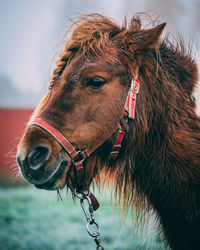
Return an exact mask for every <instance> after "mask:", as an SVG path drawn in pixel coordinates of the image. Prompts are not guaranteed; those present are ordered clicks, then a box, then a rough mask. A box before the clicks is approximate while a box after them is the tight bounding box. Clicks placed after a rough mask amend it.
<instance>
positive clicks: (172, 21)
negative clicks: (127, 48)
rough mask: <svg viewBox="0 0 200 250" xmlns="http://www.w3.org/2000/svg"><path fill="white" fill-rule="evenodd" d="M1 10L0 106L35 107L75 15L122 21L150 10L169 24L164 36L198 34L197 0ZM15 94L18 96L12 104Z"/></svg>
mask: <svg viewBox="0 0 200 250" xmlns="http://www.w3.org/2000/svg"><path fill="white" fill-rule="evenodd" d="M0 9H1V17H0V20H1V22H0V34H1V35H0V44H1V46H0V49H1V51H0V55H1V59H0V98H1V100H0V106H12V105H16V106H21V105H22V103H23V105H26V106H34V105H35V104H36V103H37V101H38V99H39V98H41V96H42V95H43V93H44V92H45V90H46V88H47V86H48V81H49V77H50V74H49V67H50V64H51V61H52V59H53V57H54V56H55V55H56V53H58V52H59V51H60V49H61V47H62V46H61V42H62V41H63V38H64V34H65V32H66V27H67V26H68V25H69V24H70V21H69V19H68V18H73V17H75V16H77V14H80V13H82V14H84V13H92V12H100V13H101V14H104V15H107V16H110V17H112V18H114V19H115V20H117V21H118V22H122V21H123V18H124V16H125V15H126V16H128V17H130V16H132V15H134V14H135V13H136V12H138V11H139V12H141V11H142V12H143V11H148V12H149V13H150V14H151V15H153V17H156V16H159V19H160V20H161V21H163V22H165V21H167V22H168V25H167V28H166V31H171V32H172V33H174V34H175V32H176V31H177V32H180V33H181V34H182V35H183V36H184V37H185V39H186V40H187V39H188V38H190V37H191V36H195V37H198V35H199V34H200V21H199V20H200V0H190V1H187V0H177V1H176V0H166V1H160V0H101V1H96V0H16V1H14V0H0ZM53 65H54V64H53ZM11 89H12V90H13V91H11ZM9 93H10V94H9ZM15 93H16V95H17V94H19V96H21V97H20V98H18V99H17V98H16V101H14V96H15V95H14V94H15ZM20 93H21V95H20ZM24 94H25V95H26V96H27V97H28V98H26V100H25V99H24V101H23V100H22V99H23V96H24ZM19 99H20V100H21V102H20V100H19ZM15 103H16V104H15Z"/></svg>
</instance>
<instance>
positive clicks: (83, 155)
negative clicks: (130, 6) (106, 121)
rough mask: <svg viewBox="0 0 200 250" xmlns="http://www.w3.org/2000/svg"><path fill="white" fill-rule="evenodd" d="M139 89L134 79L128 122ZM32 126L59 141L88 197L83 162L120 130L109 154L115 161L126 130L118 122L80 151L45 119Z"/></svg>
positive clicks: (80, 188)
mask: <svg viewBox="0 0 200 250" xmlns="http://www.w3.org/2000/svg"><path fill="white" fill-rule="evenodd" d="M139 88H140V82H139V80H138V79H137V78H135V79H132V81H131V86H130V88H129V91H128V94H127V98H126V103H125V107H124V117H125V118H126V121H128V118H130V119H134V117H135V106H136V99H137V94H138V92H139ZM31 125H35V126H38V127H40V128H42V129H44V130H45V131H46V132H48V133H49V134H50V135H51V136H53V137H54V138H55V139H56V140H57V142H58V143H59V144H60V145H61V146H62V148H63V149H64V150H65V152H66V153H67V154H68V155H69V156H70V158H71V160H72V163H73V165H74V167H75V169H76V173H77V178H76V183H77V184H76V192H78V193H80V194H83V195H88V193H89V190H88V187H85V186H84V165H83V162H84V161H85V159H87V158H88V157H89V156H90V155H91V154H92V153H93V152H94V151H95V150H96V149H97V148H98V147H99V146H100V145H102V144H103V142H104V141H106V140H107V139H108V138H109V137H110V136H111V135H112V134H113V133H114V132H115V131H116V130H117V129H119V132H118V137H117V140H116V143H115V145H114V146H113V147H112V150H111V152H110V154H109V160H115V159H116V158H117V156H118V154H119V152H120V148H121V144H122V141H123V137H124V134H125V130H124V129H123V128H122V127H121V125H120V122H118V124H117V127H115V128H114V129H113V130H111V131H110V132H109V134H107V135H105V136H104V138H103V139H102V140H101V141H99V142H98V143H97V144H96V145H93V146H92V147H90V148H88V149H85V150H82V151H79V150H76V149H75V148H74V146H73V145H72V144H71V143H70V142H69V141H68V139H67V138H65V137H64V135H63V134H61V133H60V132H59V131H58V130H56V129H55V128H54V127H53V126H51V125H50V124H49V123H47V122H46V121H44V120H43V119H41V118H36V119H35V120H34V121H33V122H32V124H31ZM90 198H91V200H92V204H93V206H94V209H95V210H96V209H97V208H98V207H99V205H98V202H97V200H96V199H95V197H94V196H93V195H92V194H91V197H90Z"/></svg>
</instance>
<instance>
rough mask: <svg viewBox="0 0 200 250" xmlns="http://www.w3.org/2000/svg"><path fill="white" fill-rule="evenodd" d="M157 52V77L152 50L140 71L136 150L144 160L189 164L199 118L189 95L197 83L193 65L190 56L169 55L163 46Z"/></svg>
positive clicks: (195, 151) (199, 128)
mask: <svg viewBox="0 0 200 250" xmlns="http://www.w3.org/2000/svg"><path fill="white" fill-rule="evenodd" d="M160 52H161V60H162V63H161V64H160V66H159V69H158V75H157V78H155V75H156V74H155V73H156V65H157V60H156V57H155V55H154V56H153V53H152V56H153V58H151V57H149V59H148V60H147V62H146V64H144V65H143V67H142V68H141V70H140V79H141V92H140V96H139V98H138V103H137V105H138V106H139V107H138V110H137V114H136V121H135V124H134V126H138V128H137V129H138V131H140V132H139V133H138V135H136V140H137V144H138V142H141V145H139V147H140V150H141V149H142V150H143V152H142V153H143V154H144V155H145V156H147V159H153V158H154V159H158V158H160V161H162V163H163V164H167V163H166V161H167V157H168V159H169V158H170V160H171V161H173V160H174V164H176V163H177V165H178V164H181V163H180V162H181V161H182V163H183V162H184V164H186V159H187V161H190V163H191V164H192V165H193V163H192V161H193V158H194V155H199V154H200V152H199V138H200V119H199V118H198V116H197V115H196V113H195V108H196V107H195V100H194V99H193V96H192V95H193V93H194V90H195V88H196V86H197V82H198V70H197V66H196V64H195V62H194V61H193V60H192V59H190V57H188V56H183V55H180V54H179V53H174V54H173V53H172V51H169V50H168V49H167V48H166V47H163V48H161V51H160ZM133 129H134V128H133ZM137 144H136V145H137ZM142 144H143V145H142ZM142 150H141V151H142ZM184 158H185V161H184ZM161 159H162V160H161ZM196 159H197V158H196ZM175 161H176V162H175ZM157 163H158V162H157ZM168 163H169V161H168ZM158 164H159V163H158ZM195 164H197V162H194V165H195Z"/></svg>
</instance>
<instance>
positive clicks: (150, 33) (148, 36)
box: [138, 23, 166, 50]
mask: <svg viewBox="0 0 200 250" xmlns="http://www.w3.org/2000/svg"><path fill="white" fill-rule="evenodd" d="M165 25H166V23H162V24H160V25H158V26H156V27H154V28H151V29H148V30H141V34H140V39H139V40H140V41H139V43H138V49H139V50H144V49H148V48H154V47H155V46H156V45H157V44H158V42H159V40H160V36H161V34H162V31H163V29H164V27H165Z"/></svg>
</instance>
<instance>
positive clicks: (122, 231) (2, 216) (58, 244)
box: [0, 187, 165, 250]
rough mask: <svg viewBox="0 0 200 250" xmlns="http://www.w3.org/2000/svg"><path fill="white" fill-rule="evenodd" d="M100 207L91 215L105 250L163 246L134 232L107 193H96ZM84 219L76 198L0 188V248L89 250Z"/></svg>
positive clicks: (92, 245) (91, 243)
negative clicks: (60, 197) (58, 197)
mask: <svg viewBox="0 0 200 250" xmlns="http://www.w3.org/2000/svg"><path fill="white" fill-rule="evenodd" d="M97 197H98V200H99V201H101V207H100V208H99V209H98V210H97V211H96V212H95V218H96V221H97V222H98V224H99V226H100V228H101V241H102V244H103V245H104V247H105V249H106V250H123V249H124V250H132V249H137V250H144V249H150V250H158V249H160V250H161V249H165V248H164V247H163V245H162V243H161V240H160V237H158V236H157V237H155V235H154V234H153V233H152V234H151V233H150V234H148V237H147V236H146V237H145V236H144V235H142V234H141V233H140V232H137V233H134V231H133V229H132V221H131V220H132V219H131V216H130V215H128V216H127V217H126V219H125V220H122V217H120V216H119V213H118V210H116V209H114V207H113V206H112V205H111V203H110V202H109V199H108V198H107V197H108V195H105V194H104V195H100V194H97ZM85 224H86V220H85V217H84V215H83V212H82V210H81V207H80V205H79V202H78V201H77V202H76V203H75V204H74V202H73V200H72V199H71V198H69V197H67V195H65V194H63V202H60V201H59V202H58V201H57V199H56V194H55V192H50V191H38V190H36V189H34V188H31V187H21V188H19V187H18V188H7V189H3V188H1V189H0V249H1V250H14V249H15V250H18V249H19V250H32V249H34V250H36V249H37V250H90V249H91V250H93V249H96V248H95V243H94V241H93V239H92V238H91V237H90V236H89V235H88V234H87V232H86V227H85Z"/></svg>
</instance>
